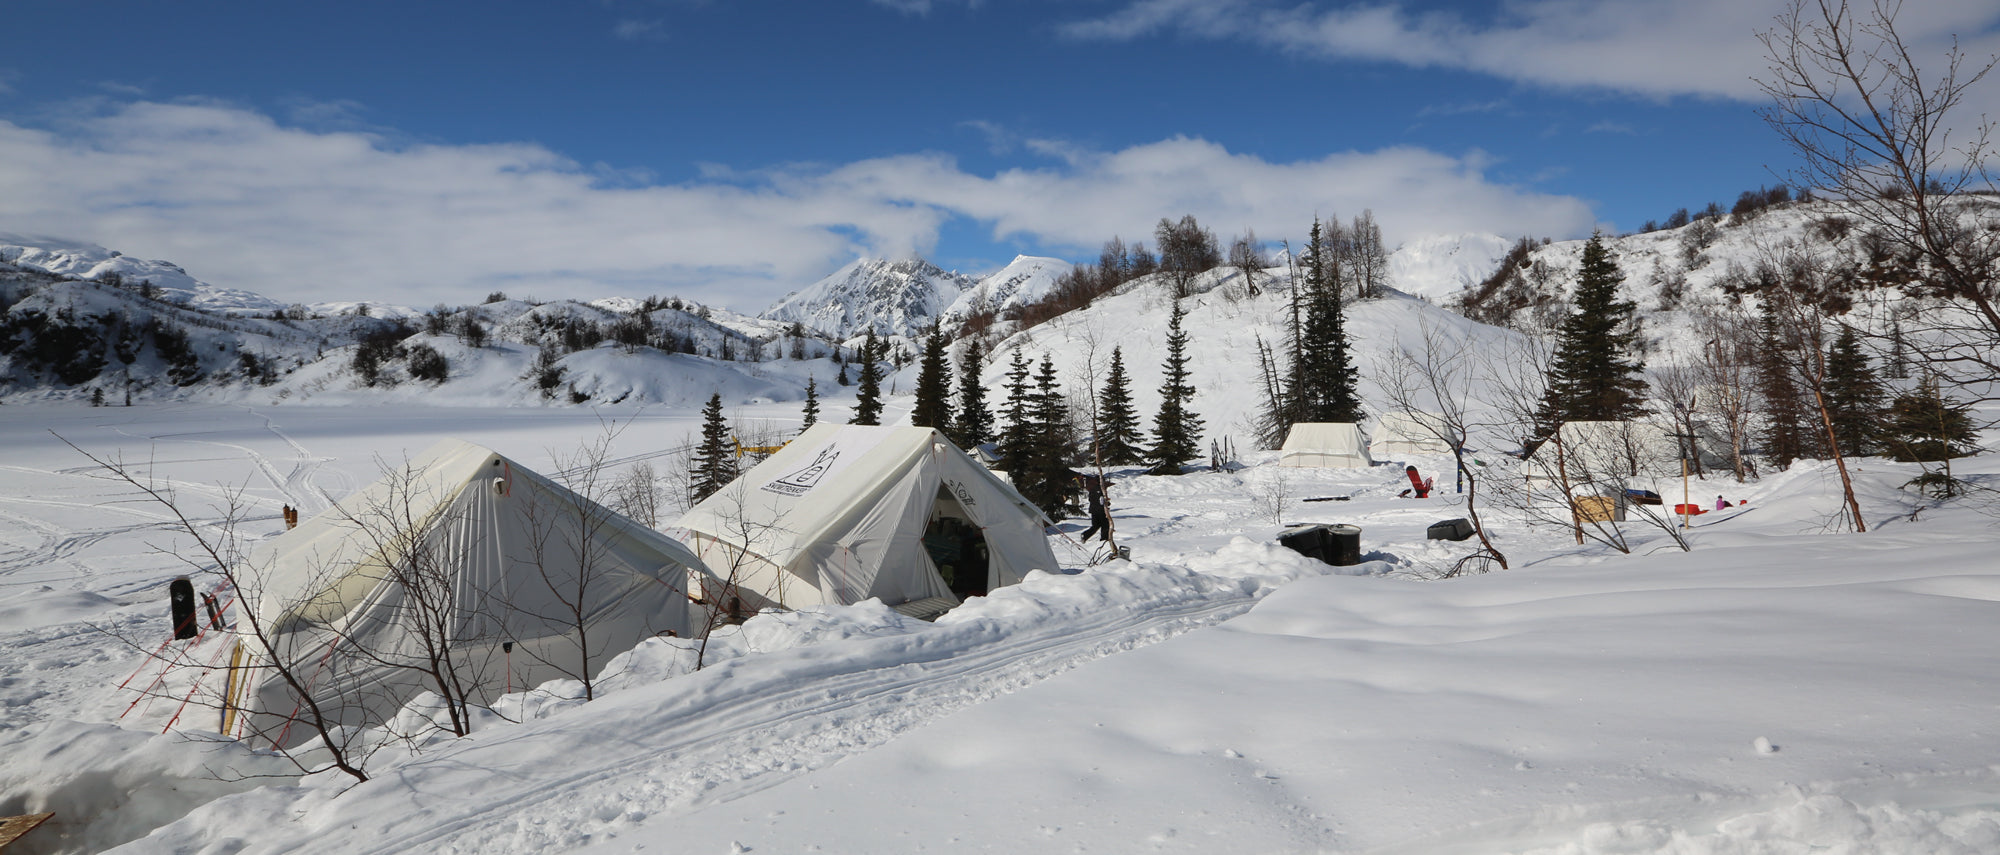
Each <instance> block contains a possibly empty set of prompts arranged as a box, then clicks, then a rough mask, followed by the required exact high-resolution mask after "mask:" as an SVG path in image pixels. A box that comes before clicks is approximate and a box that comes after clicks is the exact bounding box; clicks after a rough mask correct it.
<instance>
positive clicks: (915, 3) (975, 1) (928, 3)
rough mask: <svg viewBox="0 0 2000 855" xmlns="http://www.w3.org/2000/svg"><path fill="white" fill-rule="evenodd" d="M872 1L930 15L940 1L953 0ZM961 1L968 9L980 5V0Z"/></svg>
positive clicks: (901, 9) (871, 0)
mask: <svg viewBox="0 0 2000 855" xmlns="http://www.w3.org/2000/svg"><path fill="white" fill-rule="evenodd" d="M870 2H872V3H874V4H875V5H877V6H882V7H886V8H889V9H894V10H896V11H898V12H901V13H903V14H905V15H928V14H930V13H931V9H933V8H935V7H936V6H937V5H938V2H951V0H938V2H933V0H870ZM959 2H961V3H963V4H964V5H965V7H966V8H968V9H977V8H979V5H980V0H959Z"/></svg>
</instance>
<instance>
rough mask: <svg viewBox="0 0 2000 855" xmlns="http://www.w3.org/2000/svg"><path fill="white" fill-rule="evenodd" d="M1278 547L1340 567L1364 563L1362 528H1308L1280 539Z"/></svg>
mask: <svg viewBox="0 0 2000 855" xmlns="http://www.w3.org/2000/svg"><path fill="white" fill-rule="evenodd" d="M1278 544H1279V545H1280V546H1283V547H1285V548H1286V549H1289V550H1291V551H1293V552H1296V553H1298V554H1300V555H1303V556H1305V557H1307V558H1317V559H1319V560H1321V561H1324V562H1326V563H1328V564H1332V565H1334V566H1336V567H1347V566H1351V565H1355V564H1360V563H1361V528H1360V527H1359V526H1351V525H1306V526H1299V527H1298V528H1294V529H1291V530H1289V531H1286V532H1285V533H1284V534H1280V535H1278Z"/></svg>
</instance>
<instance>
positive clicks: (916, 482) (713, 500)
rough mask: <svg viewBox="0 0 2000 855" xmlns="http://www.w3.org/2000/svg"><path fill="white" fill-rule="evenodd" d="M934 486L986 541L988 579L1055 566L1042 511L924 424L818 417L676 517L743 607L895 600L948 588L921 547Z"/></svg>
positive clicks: (1010, 579) (994, 582) (1004, 580)
mask: <svg viewBox="0 0 2000 855" xmlns="http://www.w3.org/2000/svg"><path fill="white" fill-rule="evenodd" d="M940 488H943V489H945V490H948V491H949V492H950V493H951V495H952V496H954V497H955V498H956V499H957V501H958V503H959V505H960V506H961V507H962V509H963V511H964V513H965V515H966V517H967V518H968V519H969V520H971V521H972V522H973V523H974V524H975V525H977V526H979V527H980V529H981V532H982V534H983V536H984V537H985V539H986V542H987V548H988V553H989V562H988V577H989V579H990V581H991V584H989V586H988V587H989V589H991V588H997V587H1001V586H1003V585H1009V584H1013V583H1015V582H1018V581H1019V580H1020V578H1021V577H1022V576H1023V575H1025V574H1026V573H1027V571H1028V570H1030V569H1038V568H1039V569H1045V570H1054V569H1056V567H1057V564H1056V561H1055V556H1054V553H1052V552H1050V551H1049V547H1048V540H1047V537H1046V536H1045V535H1044V534H1043V526H1044V524H1045V523H1044V521H1043V518H1042V516H1041V513H1040V511H1038V510H1035V509H1034V508H1033V506H1032V505H1030V504H1028V502H1027V500H1025V499H1022V498H1021V496H1020V494H1019V493H1016V492H1015V491H1014V489H1013V488H1012V487H1010V486H1008V485H1007V484H1006V483H1005V482H1003V481H1001V480H1000V479H999V478H997V477H995V476H994V473H992V472H991V471H990V470H987V469H986V468H985V467H984V466H981V465H979V464H978V463H977V462H975V461H973V460H972V459H971V458H970V457H968V456H966V455H965V453H964V452H962V451H959V450H958V449H957V448H956V447H954V446H952V445H951V443H950V442H948V441H946V440H945V439H944V438H943V436H942V435H940V434H938V433H937V432H936V431H934V430H932V429H930V428H874V427H856V426H851V425H820V426H816V427H814V428H812V429H811V430H809V431H807V432H806V433H805V434H803V435H801V436H800V437H799V438H798V439H796V440H793V441H792V442H791V443H790V444H789V445H787V446H786V447H785V449H784V450H783V451H780V452H778V453H777V454H775V455H772V457H771V458H770V459H769V460H766V461H764V462H763V463H761V464H758V466H757V467H756V468H754V469H752V470H750V471H749V472H745V473H743V475H742V476H740V477H739V478H738V479H737V480H736V481H735V482H732V483H731V484H730V485H729V486H727V487H724V488H723V489H722V490H721V491H720V492H718V493H717V494H715V495H713V496H710V497H708V498H707V499H705V500H703V501H702V502H701V503H700V504H699V505H697V506H695V507H694V508H693V509H690V510H689V511H688V513H687V515H686V516H683V517H682V518H681V520H680V523H679V527H680V528H682V529H685V530H686V531H687V532H688V537H687V540H688V542H689V544H690V545H692V546H693V547H694V549H695V551H696V552H697V553H699V554H700V555H701V556H702V558H703V559H704V561H706V562H707V564H708V566H709V567H710V569H711V570H712V571H713V572H715V573H716V574H718V576H719V577H722V579H723V580H725V581H726V580H727V576H728V574H729V573H730V568H731V567H732V566H734V567H736V568H737V571H736V575H737V578H736V579H735V580H734V582H735V586H736V589H737V590H739V591H740V592H741V593H740V596H741V597H742V598H743V600H744V603H745V604H746V605H747V606H750V607H753V608H761V607H767V606H770V605H782V606H784V607H787V608H803V607H806V606H813V605H820V604H829V603H830V604H841V605H845V604H851V603H856V602H860V601H862V600H865V599H868V598H870V597H874V598H878V599H880V600H882V601H883V602H885V603H889V604H891V605H896V604H901V603H905V602H910V601H913V600H921V599H927V598H931V597H949V596H951V590H950V587H949V586H948V585H947V584H946V583H945V581H944V579H943V578H942V577H941V576H940V575H939V574H938V571H937V566H936V565H935V564H934V563H933V562H932V561H931V558H930V555H929V553H928V552H927V551H926V550H925V549H924V546H923V535H924V531H925V529H926V527H927V525H928V523H929V521H930V518H931V515H932V512H933V510H934V509H935V507H936V506H937V504H938V501H939V500H938V490H939V489H940ZM709 587H710V588H711V589H715V588H717V587H718V585H716V584H715V583H713V582H711V583H710V585H709Z"/></svg>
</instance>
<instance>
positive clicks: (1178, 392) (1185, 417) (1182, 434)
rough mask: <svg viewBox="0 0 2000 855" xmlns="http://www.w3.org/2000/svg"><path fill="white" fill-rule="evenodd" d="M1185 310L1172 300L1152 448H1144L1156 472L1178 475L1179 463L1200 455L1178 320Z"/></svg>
mask: <svg viewBox="0 0 2000 855" xmlns="http://www.w3.org/2000/svg"><path fill="white" fill-rule="evenodd" d="M1186 317H1187V310H1186V309H1183V308H1182V307H1181V303H1180V301H1179V300H1175V301H1174V313H1173V315H1172V317H1171V319H1170V320H1168V322H1167V361H1166V362H1165V363H1163V364H1162V365H1161V366H1160V367H1161V370H1162V371H1164V372H1165V374H1166V379H1165V380H1164V381H1163V382H1162V383H1161V384H1160V412H1159V414H1158V415H1157V416H1154V418H1153V447H1152V448H1149V449H1147V450H1146V462H1147V463H1149V464H1151V465H1152V469H1151V471H1152V472H1153V474H1156V475H1179V474H1181V464H1182V463H1183V462H1185V461H1187V460H1191V459H1193V458H1195V457H1199V456H1201V445H1200V443H1201V428H1202V420H1201V417H1200V416H1198V415H1196V414H1194V413H1193V412H1192V411H1190V410H1189V409H1188V404H1189V403H1190V402H1191V401H1193V399H1194V386H1193V385H1192V384H1190V383H1189V382H1188V355H1187V344H1188V335H1187V332H1186V331H1185V330H1183V329H1181V320H1182V319H1184V318H1186Z"/></svg>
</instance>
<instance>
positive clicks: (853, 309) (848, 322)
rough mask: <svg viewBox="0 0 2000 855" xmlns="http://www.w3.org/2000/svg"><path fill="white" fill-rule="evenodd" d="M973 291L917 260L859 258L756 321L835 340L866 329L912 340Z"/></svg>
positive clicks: (963, 280)
mask: <svg viewBox="0 0 2000 855" xmlns="http://www.w3.org/2000/svg"><path fill="white" fill-rule="evenodd" d="M973 285H974V282H973V280H972V278H971V277H968V276H964V275H961V274H958V273H952V272H947V271H945V270H942V269H939V268H938V267H937V265H934V264H932V263H930V262H928V261H925V260H923V259H921V258H906V259H902V260H900V261H890V260H887V259H881V258H858V259H855V260H854V261H852V262H850V263H849V264H848V265H847V266H845V267H842V268H840V269H839V270H836V271H834V272H833V273H831V274H828V275H827V277H826V278H824V279H821V280H820V281H818V282H815V283H813V284H811V285H808V286H806V287H804V288H801V289H799V290H797V291H794V292H792V293H790V294H787V295H785V297H784V298H783V299H781V300H779V301H778V302H777V303H776V304H774V305H772V306H771V308H769V309H767V310H765V311H764V313H763V314H762V315H761V317H763V318H766V319H769V320H774V321H780V322H783V323H788V324H789V323H799V324H803V325H804V326H805V327H806V328H807V329H809V330H816V331H818V332H820V333H824V334H826V335H828V336H832V337H833V338H836V339H848V338H852V337H854V336H857V335H860V334H861V333H863V332H865V331H867V330H869V329H873V330H875V332H876V333H877V334H879V335H892V334H895V335H906V336H907V335H915V334H917V333H918V332H919V331H921V330H923V329H924V328H926V327H928V326H930V325H931V323H932V322H934V321H935V320H936V319H937V317H938V315H939V314H941V313H943V312H944V310H945V309H946V307H948V306H950V305H951V304H952V301H954V300H957V299H958V297H959V295H960V294H963V293H965V292H966V290H967V289H969V288H971V287H972V286H973Z"/></svg>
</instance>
